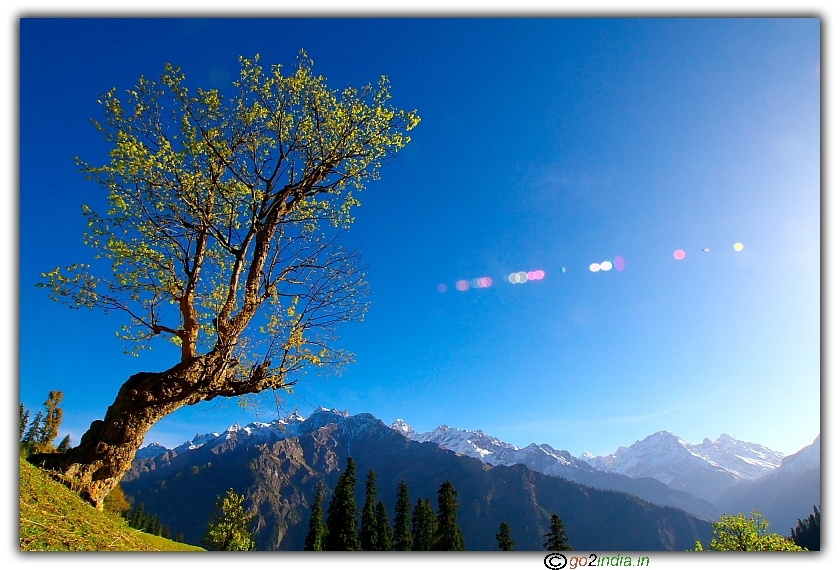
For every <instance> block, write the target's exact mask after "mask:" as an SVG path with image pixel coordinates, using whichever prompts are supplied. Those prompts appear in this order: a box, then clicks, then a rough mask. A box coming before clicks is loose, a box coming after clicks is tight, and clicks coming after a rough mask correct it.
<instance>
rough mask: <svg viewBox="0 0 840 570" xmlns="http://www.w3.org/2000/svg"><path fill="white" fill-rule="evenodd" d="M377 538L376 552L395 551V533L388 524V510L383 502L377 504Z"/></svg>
mask: <svg viewBox="0 0 840 570" xmlns="http://www.w3.org/2000/svg"><path fill="white" fill-rule="evenodd" d="M376 538H377V541H378V543H377V545H376V550H394V531H393V530H392V529H391V525H390V524H388V509H386V508H385V503H383V502H382V501H379V502H378V503H377V504H376Z"/></svg>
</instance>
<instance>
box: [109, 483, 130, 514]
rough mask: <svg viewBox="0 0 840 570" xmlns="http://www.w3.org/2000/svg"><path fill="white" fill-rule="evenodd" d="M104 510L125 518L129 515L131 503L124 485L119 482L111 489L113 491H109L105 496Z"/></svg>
mask: <svg viewBox="0 0 840 570" xmlns="http://www.w3.org/2000/svg"><path fill="white" fill-rule="evenodd" d="M104 510H106V511H109V512H112V513H115V514H118V515H120V516H121V517H123V518H127V517H128V513H129V511H130V510H131V505H130V504H129V502H128V499H127V498H126V496H125V491H123V488H122V485H119V484H118V485H117V486H116V487H114V488H113V489H111V492H110V493H108V496H107V497H105V503H104Z"/></svg>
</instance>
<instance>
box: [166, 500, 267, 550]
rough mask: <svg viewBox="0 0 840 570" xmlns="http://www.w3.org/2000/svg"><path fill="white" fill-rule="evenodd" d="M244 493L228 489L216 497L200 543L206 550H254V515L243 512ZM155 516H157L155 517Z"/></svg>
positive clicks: (255, 546) (255, 547)
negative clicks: (252, 523)
mask: <svg viewBox="0 0 840 570" xmlns="http://www.w3.org/2000/svg"><path fill="white" fill-rule="evenodd" d="M244 503H245V496H244V495H237V494H236V493H235V492H234V490H233V489H229V490H228V492H227V494H226V495H225V496H224V497H216V507H215V509H214V511H213V514H212V515H211V516H210V522H209V523H208V524H207V532H206V533H205V534H204V538H202V539H201V544H202V545H203V546H204V547H205V548H206V549H207V550H256V549H257V543H256V541H255V540H254V536H253V534H252V533H251V529H250V526H251V521H252V520H253V519H254V516H255V515H249V514H248V513H246V512H245V508H244V506H243V504H244ZM155 518H157V517H155Z"/></svg>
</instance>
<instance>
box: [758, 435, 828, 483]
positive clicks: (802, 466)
mask: <svg viewBox="0 0 840 570" xmlns="http://www.w3.org/2000/svg"><path fill="white" fill-rule="evenodd" d="M819 466H820V436H819V435H817V437H816V438H815V439H814V442H813V443H812V444H811V445H808V446H805V447H803V448H802V449H800V450H799V451H797V452H796V453H793V454H791V455H788V456H787V457H785V458H784V459H782V464H781V465H780V466H779V468H778V469H776V470H775V471H771V472H770V473H768V474H767V475H768V476H778V475H781V474H791V475H792V474H794V473H802V472H804V471H808V470H810V469H815V468H819Z"/></svg>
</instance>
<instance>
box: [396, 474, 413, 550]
mask: <svg viewBox="0 0 840 570" xmlns="http://www.w3.org/2000/svg"><path fill="white" fill-rule="evenodd" d="M411 543H412V540H411V500H410V499H409V497H408V485H406V483H405V480H402V481H400V484H399V486H398V487H397V506H396V508H395V513H394V550H411V547H412V544H411Z"/></svg>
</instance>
